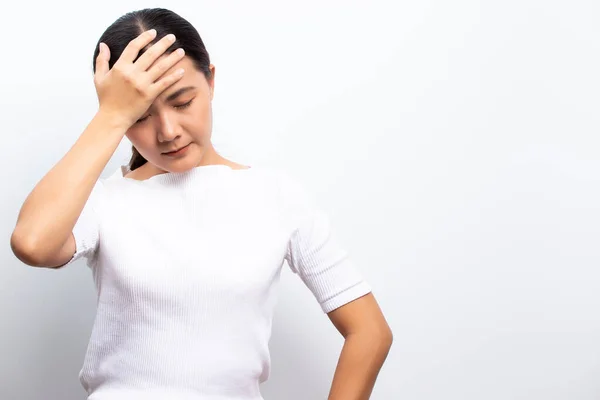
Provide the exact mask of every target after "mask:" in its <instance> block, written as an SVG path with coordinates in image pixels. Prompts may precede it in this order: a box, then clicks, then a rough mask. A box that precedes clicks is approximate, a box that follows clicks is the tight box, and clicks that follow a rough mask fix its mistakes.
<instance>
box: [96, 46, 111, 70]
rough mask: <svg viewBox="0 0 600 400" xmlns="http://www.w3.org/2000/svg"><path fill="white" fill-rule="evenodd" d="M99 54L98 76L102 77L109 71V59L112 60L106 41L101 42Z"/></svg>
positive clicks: (97, 58) (97, 61)
mask: <svg viewBox="0 0 600 400" xmlns="http://www.w3.org/2000/svg"><path fill="white" fill-rule="evenodd" d="M98 47H99V51H98V56H97V57H96V74H95V75H96V77H98V78H101V77H103V76H104V75H106V74H107V73H108V69H109V68H108V60H110V50H109V49H108V46H107V45H106V44H105V43H102V42H100V44H99V46H98Z"/></svg>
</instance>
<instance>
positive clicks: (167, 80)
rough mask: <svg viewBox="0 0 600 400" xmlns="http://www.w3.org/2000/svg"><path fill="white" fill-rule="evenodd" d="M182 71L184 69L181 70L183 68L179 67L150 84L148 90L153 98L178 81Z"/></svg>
mask: <svg viewBox="0 0 600 400" xmlns="http://www.w3.org/2000/svg"><path fill="white" fill-rule="evenodd" d="M184 72H185V71H184V70H183V68H179V69H178V70H177V71H175V72H173V73H172V74H169V75H167V76H165V77H164V78H162V79H159V80H158V81H157V82H155V83H153V84H151V85H150V88H149V90H150V93H152V96H153V97H154V98H156V97H158V96H159V95H160V94H161V93H162V92H164V91H165V90H167V89H168V88H169V87H171V86H172V85H173V84H175V83H176V82H177V81H179V80H180V79H181V78H182V77H183V74H184Z"/></svg>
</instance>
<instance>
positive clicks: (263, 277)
mask: <svg viewBox="0 0 600 400" xmlns="http://www.w3.org/2000/svg"><path fill="white" fill-rule="evenodd" d="M124 173H126V169H125V168H122V170H121V171H118V173H115V174H114V175H113V176H111V177H110V178H107V179H100V180H99V181H98V182H97V183H96V185H95V187H94V189H93V191H92V194H91V195H90V198H89V199H88V201H87V203H86V205H85V208H84V210H83V212H82V214H81V216H80V218H79V219H78V221H77V223H76V225H75V227H74V229H73V234H74V236H75V239H76V244H77V250H76V253H75V254H74V256H73V258H72V259H71V261H69V263H68V264H70V263H72V262H74V261H75V260H77V259H80V258H84V259H85V260H86V263H87V265H88V266H89V267H90V268H91V271H92V273H93V274H92V275H93V278H94V283H95V286H96V289H97V293H98V302H97V314H96V319H95V322H94V326H93V329H92V333H91V337H90V341H89V345H88V348H87V352H86V355H85V359H84V363H83V367H82V369H81V372H80V374H79V378H80V381H81V384H82V385H83V387H84V388H85V390H86V391H87V392H88V395H89V397H88V399H89V400H125V399H127V400H133V399H146V400H155V399H156V400H158V399H170V400H192V399H195V400H261V399H262V396H261V394H260V390H259V385H260V383H261V382H264V381H265V380H266V379H267V378H268V376H269V373H270V356H269V348H268V342H269V339H270V335H271V321H272V316H273V310H274V307H275V304H276V301H277V296H278V292H277V288H278V283H279V277H280V273H281V269H282V266H283V265H284V261H287V263H288V265H289V267H290V268H291V270H292V271H293V272H294V273H296V274H297V275H298V276H299V277H300V278H301V279H302V281H303V282H304V283H305V284H306V286H307V287H308V288H309V289H310V291H311V292H312V293H313V295H314V297H315V299H316V300H317V301H318V302H319V304H320V306H321V308H322V310H323V312H330V311H332V310H334V309H336V308H338V307H340V306H342V305H344V304H346V303H348V302H350V301H352V300H354V299H356V298H358V297H361V296H363V295H365V294H367V293H369V292H370V291H371V289H370V287H369V285H368V284H367V283H366V282H365V281H364V280H363V278H362V276H361V274H360V272H359V271H358V269H357V268H356V267H355V266H354V265H353V263H352V262H351V260H350V258H349V257H348V253H347V251H346V250H345V249H344V248H343V247H342V246H341V245H340V243H339V242H338V241H337V240H336V237H335V235H334V234H333V230H332V227H331V226H330V222H329V218H328V217H327V215H326V213H324V212H323V210H321V209H320V208H319V207H318V206H317V205H316V202H315V200H314V196H312V195H311V194H310V193H309V192H307V191H306V190H305V189H304V188H303V186H302V185H301V184H299V182H298V181H297V180H294V179H293V178H291V177H290V176H289V175H288V174H287V173H284V172H283V171H280V170H275V169H271V168H262V167H252V168H250V169H245V170H233V169H231V168H229V167H228V166H224V165H209V166H201V167H196V168H193V169H191V170H189V171H186V172H183V173H166V174H161V175H156V176H154V177H151V178H150V179H148V180H145V181H136V180H133V179H129V178H124V177H123V174H124ZM307 334H310V332H307Z"/></svg>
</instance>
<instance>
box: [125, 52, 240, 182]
mask: <svg viewBox="0 0 600 400" xmlns="http://www.w3.org/2000/svg"><path fill="white" fill-rule="evenodd" d="M164 57H167V55H163V56H161V57H160V58H158V59H157V60H156V61H155V63H158V62H160V60H161V59H162V58H164ZM179 68H184V69H185V74H184V75H183V77H182V78H181V79H180V80H179V81H178V82H177V83H175V84H174V85H173V86H171V87H170V88H169V89H167V90H165V91H164V92H163V93H162V94H161V95H160V96H158V97H157V98H156V99H155V101H154V102H153V103H152V105H151V106H150V108H148V110H147V111H146V112H145V113H144V114H143V115H142V117H141V118H140V119H139V120H138V121H137V122H136V123H134V124H133V125H132V126H131V127H130V128H129V129H128V130H127V132H126V134H125V135H126V136H127V138H128V139H129V140H130V141H131V143H132V144H133V145H134V146H135V148H136V149H137V150H138V152H139V153H140V154H141V155H142V156H143V157H144V158H145V159H146V160H147V161H148V162H147V163H146V164H144V165H143V166H141V167H139V168H137V169H136V170H134V171H132V172H130V173H128V174H127V175H126V177H127V178H131V179H136V180H145V179H148V178H150V177H152V176H154V175H158V174H164V173H167V172H184V171H187V170H190V169H192V168H194V167H198V166H203V165H211V164H223V165H227V166H229V167H231V168H233V169H246V168H248V167H247V166H244V165H241V164H238V163H235V162H233V161H231V160H228V159H226V158H224V157H222V156H221V155H219V154H218V153H217V152H216V150H215V148H214V147H213V145H212V142H211V135H212V100H213V98H214V87H215V86H214V85H215V78H214V77H215V66H214V65H212V64H211V65H210V70H211V72H212V78H211V79H210V80H208V79H207V78H206V76H205V75H204V73H202V72H201V71H198V70H197V69H196V68H195V67H194V64H193V61H192V60H191V59H190V58H189V57H187V56H185V57H183V58H182V59H181V60H180V61H178V62H177V63H176V64H174V65H173V66H172V67H171V68H170V69H169V70H167V71H166V72H165V73H164V75H165V76H166V75H169V74H171V73H173V72H175V71H176V70H177V69H179ZM187 144H189V147H188V148H187V151H186V152H185V154H183V155H181V156H178V157H168V156H166V155H165V154H163V153H165V152H167V151H172V150H175V149H179V148H181V147H183V146H185V145H187Z"/></svg>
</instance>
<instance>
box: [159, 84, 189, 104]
mask: <svg viewBox="0 0 600 400" xmlns="http://www.w3.org/2000/svg"><path fill="white" fill-rule="evenodd" d="M194 89H196V86H185V87H182V88H181V89H177V90H176V91H175V92H173V93H171V94H170V95H169V96H167V99H166V100H165V101H166V102H170V101H173V100H175V99H176V98H177V97H179V96H181V95H182V94H184V93H185V92H188V91H190V90H194Z"/></svg>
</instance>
